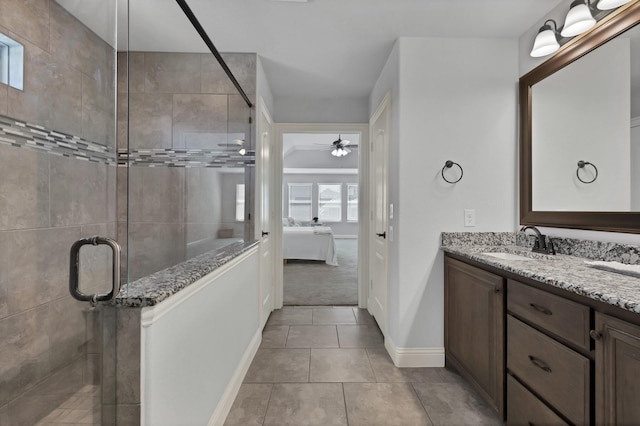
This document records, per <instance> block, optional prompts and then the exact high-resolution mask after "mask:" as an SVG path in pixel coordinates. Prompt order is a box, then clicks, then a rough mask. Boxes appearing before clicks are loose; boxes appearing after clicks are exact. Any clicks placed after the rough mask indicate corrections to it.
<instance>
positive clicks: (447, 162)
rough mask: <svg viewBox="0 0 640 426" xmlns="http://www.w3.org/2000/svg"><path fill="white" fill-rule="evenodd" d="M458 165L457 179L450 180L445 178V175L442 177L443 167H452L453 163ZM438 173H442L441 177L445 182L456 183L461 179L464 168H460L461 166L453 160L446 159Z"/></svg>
mask: <svg viewBox="0 0 640 426" xmlns="http://www.w3.org/2000/svg"><path fill="white" fill-rule="evenodd" d="M454 164H455V165H456V166H458V168H459V169H460V177H459V178H458V180H454V181H451V180H449V179H447V178H446V177H444V169H450V168H451V167H453V165H454ZM440 174H441V175H442V179H444V181H445V182H447V183H458V182H460V179H462V176H463V175H464V170H462V166H461V165H460V164H458V163H456V162H453V161H451V160H447V161H445V163H444V167H443V168H442V171H441V172H440Z"/></svg>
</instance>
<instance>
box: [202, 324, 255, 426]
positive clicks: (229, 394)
mask: <svg viewBox="0 0 640 426" xmlns="http://www.w3.org/2000/svg"><path fill="white" fill-rule="evenodd" d="M261 341H262V330H261V329H259V330H257V331H256V334H255V335H254V336H253V338H252V339H251V343H249V346H248V347H247V350H246V351H245V353H244V355H243V356H242V360H240V364H239V365H238V368H237V369H236V371H235V373H233V377H231V381H229V384H228V385H227V388H226V389H225V390H224V393H223V394H222V398H220V402H218V406H217V407H216V409H215V410H214V412H213V414H212V415H211V418H210V419H209V423H208V426H222V425H223V424H224V421H225V420H226V418H227V416H228V415H229V411H231V406H232V405H233V401H234V400H235V399H236V396H238V391H239V390H240V385H242V381H243V380H244V376H245V375H246V374H247V371H248V370H249V366H250V365H251V361H253V357H255V355H256V352H257V351H258V348H259V347H260V342H261Z"/></svg>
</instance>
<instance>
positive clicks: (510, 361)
mask: <svg viewBox="0 0 640 426" xmlns="http://www.w3.org/2000/svg"><path fill="white" fill-rule="evenodd" d="M507 368H508V369H509V371H511V372H512V373H513V375H514V376H516V377H518V379H520V380H521V381H522V382H523V383H526V384H527V386H528V387H529V388H531V389H532V390H533V391H535V392H536V393H537V394H538V395H540V397H541V398H543V399H544V400H545V401H546V402H547V403H549V404H550V405H551V406H553V407H554V408H555V409H556V410H558V411H559V412H560V413H562V414H563V415H564V416H565V417H567V419H569V420H570V421H571V422H572V423H574V424H577V425H583V424H588V423H589V401H590V399H589V387H590V386H589V371H590V368H589V359H587V358H585V357H583V356H582V355H580V354H578V353H577V352H574V351H573V350H571V349H569V348H567V347H566V346H564V345H562V344H560V343H558V342H556V341H555V340H553V339H552V338H550V337H548V336H546V335H545V334H543V333H540V332H539V331H537V330H535V329H533V328H532V327H530V326H528V325H526V324H525V323H523V322H522V321H520V320H518V319H516V318H514V317H512V316H511V315H507Z"/></svg>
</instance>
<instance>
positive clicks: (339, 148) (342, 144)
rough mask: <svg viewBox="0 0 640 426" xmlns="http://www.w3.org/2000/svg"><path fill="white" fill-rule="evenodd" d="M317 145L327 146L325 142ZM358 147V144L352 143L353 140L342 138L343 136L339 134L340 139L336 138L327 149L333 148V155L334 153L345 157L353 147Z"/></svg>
mask: <svg viewBox="0 0 640 426" xmlns="http://www.w3.org/2000/svg"><path fill="white" fill-rule="evenodd" d="M315 145H323V146H325V147H326V145H324V144H315ZM356 148H358V145H352V144H351V141H349V140H346V139H342V136H341V135H340V134H338V139H336V140H335V141H333V142H332V143H331V145H329V146H328V147H326V149H330V150H331V155H333V156H334V157H344V156H346V155H347V154H349V153H350V152H351V150H352V149H356Z"/></svg>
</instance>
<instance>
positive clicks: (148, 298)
mask: <svg viewBox="0 0 640 426" xmlns="http://www.w3.org/2000/svg"><path fill="white" fill-rule="evenodd" d="M258 244H259V241H257V240H256V241H250V242H237V243H234V244H229V245H228V246H225V247H223V248H221V249H218V250H215V251H211V252H207V253H204V254H201V255H200V256H197V257H194V258H192V259H189V260H187V261H186V262H182V263H179V264H177V265H175V266H171V267H169V268H167V269H163V270H161V271H158V272H155V273H153V274H151V275H148V276H146V277H143V278H140V279H138V280H136V281H134V282H132V283H130V284H128V285H127V284H123V286H122V289H121V290H120V293H119V294H118V296H117V297H116V299H115V300H114V301H113V302H110V305H113V306H116V307H123V308H142V307H145V306H154V305H157V304H158V303H160V302H162V301H163V300H166V299H168V298H169V297H171V296H172V295H174V294H176V293H178V292H179V291H180V290H182V289H184V288H186V287H188V286H189V285H191V284H193V283H194V282H196V281H198V280H199V279H200V278H203V277H204V276H206V275H207V274H210V273H211V272H213V271H215V270H216V269H218V268H220V267H221V266H223V265H225V264H227V263H229V262H230V261H232V260H233V259H235V258H237V257H238V256H240V255H241V254H243V253H245V252H247V251H249V250H251V249H252V248H253V247H256V246H257V245H258Z"/></svg>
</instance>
